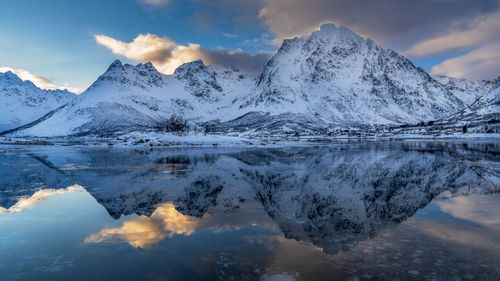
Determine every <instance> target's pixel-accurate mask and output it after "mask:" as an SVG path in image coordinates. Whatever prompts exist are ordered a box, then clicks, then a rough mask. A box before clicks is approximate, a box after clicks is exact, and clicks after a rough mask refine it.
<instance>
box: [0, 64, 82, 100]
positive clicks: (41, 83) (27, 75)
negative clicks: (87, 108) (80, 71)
mask: <svg viewBox="0 0 500 281" xmlns="http://www.w3.org/2000/svg"><path fill="white" fill-rule="evenodd" d="M8 71H10V72H12V73H14V74H16V75H17V76H19V78H21V79H22V80H23V81H26V80H29V81H31V82H32V83H33V84H35V86H37V87H38V88H40V89H46V90H65V89H67V90H68V91H70V92H73V93H81V92H82V89H80V88H71V87H68V85H67V84H65V85H64V86H59V85H56V84H54V83H53V82H52V81H51V80H49V79H47V78H45V77H43V76H40V75H35V74H32V73H31V72H29V71H28V70H25V69H13V68H10V67H6V66H4V67H0V73H5V72H8Z"/></svg>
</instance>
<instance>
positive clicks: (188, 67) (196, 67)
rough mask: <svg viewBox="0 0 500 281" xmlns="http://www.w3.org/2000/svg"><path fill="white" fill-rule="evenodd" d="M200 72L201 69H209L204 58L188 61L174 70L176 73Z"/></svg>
mask: <svg viewBox="0 0 500 281" xmlns="http://www.w3.org/2000/svg"><path fill="white" fill-rule="evenodd" d="M187 71H189V72H191V71H194V72H200V71H207V67H206V66H205V64H204V63H203V61H202V60H195V61H192V62H187V63H185V64H182V65H181V66H179V67H177V69H176V70H175V71H174V75H180V74H182V73H185V72H187Z"/></svg>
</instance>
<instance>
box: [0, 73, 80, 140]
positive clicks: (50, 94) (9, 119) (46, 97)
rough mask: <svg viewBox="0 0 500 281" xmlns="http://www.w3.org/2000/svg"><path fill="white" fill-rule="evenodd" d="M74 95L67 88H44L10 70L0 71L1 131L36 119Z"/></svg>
mask: <svg viewBox="0 0 500 281" xmlns="http://www.w3.org/2000/svg"><path fill="white" fill-rule="evenodd" d="M74 97H75V95H74V94H73V93H70V92H68V91H67V90H64V91H62V90H42V89H40V88H38V87H36V86H35V85H34V84H33V83H32V82H31V81H23V80H21V78H19V77H18V76H17V75H15V74H14V73H12V72H10V71H9V72H5V73H0V101H1V102H0V114H1V115H2V118H0V132H3V131H6V130H9V129H14V128H16V127H19V126H21V125H24V124H27V123H29V122H32V121H35V120H37V119H39V118H41V117H42V116H44V115H45V114H47V113H49V112H50V111H52V110H54V109H56V108H58V107H60V106H62V105H64V104H66V103H67V102H69V101H70V100H71V99H72V98H74Z"/></svg>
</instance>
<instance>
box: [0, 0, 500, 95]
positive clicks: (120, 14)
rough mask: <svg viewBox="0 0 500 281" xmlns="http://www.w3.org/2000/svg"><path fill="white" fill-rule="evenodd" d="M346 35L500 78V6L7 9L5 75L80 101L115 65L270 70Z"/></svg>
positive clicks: (423, 0)
mask: <svg viewBox="0 0 500 281" xmlns="http://www.w3.org/2000/svg"><path fill="white" fill-rule="evenodd" d="M324 23H335V24H337V25H344V26H346V27H348V28H349V29H351V30H353V31H355V32H357V33H358V34H360V35H361V36H363V37H369V38H371V39H373V40H374V41H375V42H377V43H378V44H380V45H382V46H384V47H386V48H391V49H394V50H396V51H397V52H399V53H401V54H403V55H405V56H406V57H408V58H409V59H411V60H412V61H413V62H414V63H415V64H416V65H417V66H420V67H422V68H424V69H425V70H426V71H428V72H430V73H431V74H446V75H449V76H453V77H460V78H467V79H493V78H496V77H498V76H500V0H419V1H408V0H380V1H373V0H307V1H305V0H302V1H301V0H107V1H105V0H85V1H81V0H72V1H68V0H47V1H40V0H2V1H1V3H0V72H5V71H13V72H14V73H16V74H18V75H19V76H20V77H21V78H22V79H25V80H26V79H28V80H32V81H33V82H34V83H35V84H36V85H37V86H39V87H42V88H47V89H56V88H68V89H70V90H72V91H75V92H81V91H83V90H85V89H86V88H87V87H88V86H90V85H91V84H92V82H93V81H95V80H96V79H97V78H98V76H99V75H101V74H102V73H103V72H104V71H106V69H107V67H108V66H109V64H111V62H113V61H114V60H115V59H120V60H122V61H124V62H127V63H139V62H148V61H151V62H152V63H153V64H154V65H155V67H156V68H157V69H158V70H159V71H160V72H163V73H166V74H169V73H172V72H173V71H174V70H175V68H176V67H177V66H179V65H181V64H182V63H186V62H189V61H193V60H197V59H202V60H203V61H204V63H205V64H233V65H237V66H238V67H240V68H247V69H248V70H257V69H261V68H262V67H263V65H264V63H265V62H266V61H267V60H268V59H269V58H270V57H271V56H272V55H273V54H274V53H275V52H276V50H277V49H278V48H279V46H280V44H281V43H282V41H283V39H286V38H293V37H295V36H304V35H307V34H309V33H311V32H312V31H314V30H317V29H318V28H319V26H320V25H321V24H324Z"/></svg>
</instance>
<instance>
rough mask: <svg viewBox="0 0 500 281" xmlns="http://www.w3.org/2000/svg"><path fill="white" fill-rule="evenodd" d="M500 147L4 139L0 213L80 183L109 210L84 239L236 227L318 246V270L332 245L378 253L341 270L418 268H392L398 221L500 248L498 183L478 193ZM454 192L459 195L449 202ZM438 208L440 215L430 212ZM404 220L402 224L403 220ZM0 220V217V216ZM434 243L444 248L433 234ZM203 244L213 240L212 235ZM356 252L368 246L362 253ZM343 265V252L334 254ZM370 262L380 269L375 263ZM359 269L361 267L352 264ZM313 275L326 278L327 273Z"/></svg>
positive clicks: (133, 238) (261, 238)
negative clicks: (9, 142) (126, 145)
mask: <svg viewBox="0 0 500 281" xmlns="http://www.w3.org/2000/svg"><path fill="white" fill-rule="evenodd" d="M499 152H500V145H499V144H495V143H468V142H464V143H452V142H396V143H391V142H380V143H378V142H377V143H359V144H352V143H349V144H337V145H330V146H317V147H296V148H291V147H285V148H269V149H265V148H249V149H222V148H221V149H168V150H152V151H146V150H131V149H109V148H85V147H74V148H67V147H55V148H33V149H31V148H8V149H7V148H4V149H2V150H0V186H1V187H0V188H1V190H0V192H1V193H0V206H1V207H0V218H1V216H6V215H8V214H12V213H14V212H22V211H23V210H25V209H31V208H33V206H35V205H36V204H41V202H43V201H44V200H48V199H47V198H50V196H51V195H53V194H64V193H68V192H83V193H86V194H90V195H91V196H92V197H93V198H95V200H96V201H97V202H98V203H99V204H100V205H102V206H103V207H104V208H105V209H106V211H107V213H108V214H109V216H110V217H112V218H113V220H115V223H112V224H105V225H103V226H102V227H100V228H99V229H97V230H95V229H93V230H92V231H91V232H88V233H85V235H84V238H83V239H82V240H83V243H84V244H83V245H86V246H85V247H91V246H92V245H101V246H103V247H111V246H112V245H116V243H121V242H125V243H127V244H129V245H130V246H132V248H134V249H144V250H147V251H155V247H157V246H156V245H158V246H159V245H161V244H162V243H164V242H165V241H167V240H169V239H170V240H173V239H176V238H178V237H184V239H187V241H194V240H193V239H196V240H197V241H198V240H199V239H203V238H200V236H203V235H207V234H206V233H207V231H208V232H210V233H213V234H214V235H217V234H220V235H222V234H223V233H230V232H231V233H232V232H235V231H236V233H242V236H241V237H239V239H245V243H248V244H249V245H253V244H261V245H265V244H267V245H268V246H269V243H271V244H273V243H276V241H279V243H280V245H281V246H280V247H281V248H282V249H281V250H283V251H285V250H284V248H287V250H286V251H288V252H289V254H290V253H291V254H292V255H293V254H295V255H297V257H299V256H302V255H310V256H316V257H317V258H319V259H320V260H321V263H322V264H323V266H324V267H325V268H323V267H321V268H322V269H321V270H320V271H324V274H330V273H327V272H328V271H329V270H327V268H328V267H329V260H331V259H332V258H333V257H336V258H338V259H340V257H342V256H346V255H351V256H350V259H355V260H356V259H357V260H356V261H360V260H363V259H365V261H367V262H368V261H369V262H374V264H377V265H376V266H375V265H374V264H372V265H371V267H369V266H368V265H364V266H361V265H359V268H357V269H355V270H354V271H353V272H352V271H349V272H347V271H348V270H347V269H345V270H344V271H345V272H344V273H338V276H337V278H340V279H346V278H347V279H350V278H354V279H356V278H357V277H356V276H358V277H359V278H361V279H363V278H365V279H369V278H368V277H369V276H375V277H378V278H382V277H383V276H386V277H387V275H385V274H387V273H383V272H386V270H387V272H391V270H392V272H393V273H394V274H396V275H397V276H399V277H398V278H402V279H407V278H406V277H408V278H409V277H412V276H413V277H415V276H420V278H423V277H422V275H421V274H423V272H424V271H425V267H423V268H420V269H418V270H417V269H412V268H408V269H404V268H403V271H400V270H401V268H399V269H397V270H395V269H394V268H393V269H391V263H392V264H397V263H398V262H399V261H398V260H397V259H399V258H403V257H404V255H405V251H406V250H407V249H405V248H398V249H397V250H396V249H394V247H395V246H394V244H395V241H391V239H400V238H401V237H403V236H408V235H410V236H411V235H412V234H411V233H406V232H404V233H403V232H402V229H404V227H408V226H414V227H416V228H417V229H419V230H421V234H420V235H421V236H425V237H427V238H426V239H430V238H432V237H434V238H435V239H438V238H439V239H443V237H442V236H443V233H449V232H454V231H455V235H457V236H454V237H452V238H450V239H451V240H453V241H454V242H453V243H457V244H458V245H460V244H462V246H463V245H467V243H472V242H470V241H468V239H469V238H470V239H473V240H474V241H475V243H476V244H477V245H475V246H474V247H475V248H480V249H484V251H488V248H487V247H490V248H489V249H490V250H491V249H493V250H492V251H493V252H488V255H489V257H490V258H491V257H493V258H496V259H497V260H498V259H500V256H498V255H497V254H500V241H499V239H498V238H492V237H491V235H492V234H491V231H497V232H498V233H500V228H495V227H492V226H491V225H498V220H497V219H496V218H495V217H492V216H487V215H485V214H484V210H482V209H480V208H479V207H478V206H482V207H484V208H490V209H491V208H493V210H498V208H497V209H494V208H495V207H494V206H496V205H497V204H496V203H500V202H499V201H495V199H498V197H496V196H497V195H496V194H493V195H488V196H487V197H486V198H494V199H493V201H492V199H484V198H482V197H474V196H481V195H487V194H492V193H497V192H499V191H500V161H499V160H500V155H499ZM471 195H472V196H471ZM463 196H468V197H463ZM491 196H493V197H491ZM470 198H472V199H470ZM474 198H475V199H477V198H480V200H482V201H481V202H483V204H480V205H475V204H477V202H475V201H474V200H473V199H474ZM437 199H439V200H437ZM433 200H434V201H433ZM436 200H437V201H436ZM468 200H469V201H468ZM477 200H479V199H477ZM488 200H489V201H488ZM432 202H435V203H432ZM495 202H496V203H495ZM456 204H459V205H460V206H462V207H461V208H456V207H455V206H456ZM433 208H435V210H434V209H433ZM463 208H465V209H463ZM426 212H430V213H429V214H430V215H429V214H427V215H426ZM438 213H439V214H441V215H442V217H436V214H438ZM444 213H446V214H447V215H444ZM450 214H451V215H450ZM409 218H412V219H410V220H408V219H409ZM406 220H408V222H406V223H405V225H401V226H400V227H398V225H399V224H401V223H403V222H405V221H406ZM442 221H446V222H448V223H451V224H452V225H453V227H455V226H456V224H458V225H461V224H470V227H476V228H477V227H485V228H488V229H489V230H488V231H483V230H481V231H478V232H470V231H469V230H468V229H467V228H464V229H462V230H463V231H462V232H461V233H457V232H456V229H454V228H452V229H447V227H450V225H447V224H442V223H441V222H442ZM472 222H474V223H472ZM0 225H3V224H2V220H1V219H0ZM248 229H254V230H253V231H252V235H250V234H249V233H247V232H248V231H249V230H248ZM255 229H259V230H258V231H256V230H255ZM491 229H493V230H491ZM467 231H469V232H467ZM254 232H255V233H254ZM399 232H401V233H399ZM494 233H496V232H494ZM243 234H244V235H243ZM460 235H461V236H460ZM243 236H244V237H243ZM0 237H1V234H0ZM190 237H191V238H190ZM179 239H180V238H179ZM207 239H208V238H207ZM233 239H235V241H236V240H237V239H236V238H233ZM269 239H271V240H269ZM276 239H277V240H276ZM401 239H402V238H401ZM418 239H422V238H421V237H420V236H419V238H418ZM450 239H448V240H450ZM403 240H404V239H403ZM409 240H411V239H409ZM1 241H2V240H0V245H1V244H2V242H1ZM271 241H274V242H271ZM376 241H379V242H377V243H378V244H377V243H375V242H376ZM401 241H402V240H400V243H402V244H405V242H404V241H403V242H401ZM479 241H484V242H485V243H486V244H485V245H487V247H486V248H484V247H485V245H479V244H480V242H479ZM413 242H415V241H413ZM497 242H498V243H499V244H498V245H496V244H495V243H497ZM188 243H189V242H188ZM290 243H295V244H293V246H292V244H290ZM371 243H373V245H371ZM429 243H430V242H429ZM488 243H489V244H488ZM235 244H237V243H235ZM240 244H241V245H243V244H244V243H243V242H240ZM431 244H433V247H435V248H436V249H435V250H434V252H435V253H436V254H437V255H438V256H439V243H436V242H435V241H434V242H432V243H431ZM273 245H274V244H273ZM367 245H370V246H367ZM397 245H398V246H399V247H400V246H401V244H397ZM393 246H394V247H393ZM203 247H207V248H210V245H205V246H203ZM233 247H236V246H234V245H233ZM241 247H243V246H241ZM246 247H247V249H246V250H247V251H250V252H251V251H253V248H252V247H251V246H248V245H247V246H246ZM249 247H250V248H252V250H250V248H249ZM273 247H275V246H273ZM283 247H284V248H283ZM307 247H309V248H308V250H305V249H306V248H307ZM311 247H312V248H311ZM377 247H379V248H377ZM391 247H392V248H391ZM1 248H2V247H0V249H1ZM3 248H8V246H4V247H3ZM271 248H272V247H271ZM410 248H412V247H409V246H408V249H410ZM377 249H378V250H379V251H386V253H385V254H384V255H382V254H380V253H379V257H380V259H379V260H375V261H374V260H369V258H368V256H371V254H372V253H373V252H374V251H377ZM388 249H392V250H393V251H394V252H395V253H393V254H392V255H390V254H389V255H388V256H390V259H391V261H388V260H383V257H387V251H390V250H388ZM213 250H214V249H212V251H213ZM269 251H270V252H268V253H267V254H268V255H276V254H277V253H278V252H280V250H279V249H274V250H269ZM300 251H303V252H302V253H299V252H300ZM311 251H312V252H311ZM315 251H319V252H320V253H322V254H321V255H319V254H318V253H315ZM419 251H420V252H419ZM422 251H423V250H416V252H411V253H407V254H408V255H409V256H408V257H407V258H409V259H413V261H415V260H416V261H419V262H420V266H421V267H422V265H423V264H425V263H422V255H421V254H422V253H421V252H422ZM363 253H364V254H366V256H367V257H362V256H359V254H363ZM219 254H220V255H222V256H223V253H219ZM441 254H442V255H444V253H441ZM158 255H160V254H158ZM318 255H319V256H318ZM491 255H493V256H491ZM495 255H496V256H495ZM354 257H356V258H354ZM267 258H270V256H269V257H267ZM249 259H250V258H249ZM276 259H278V260H280V261H279V262H278V261H275V262H276V263H289V264H293V262H292V261H290V260H291V259H292V257H289V256H287V257H285V256H279V257H276ZM387 259H389V258H388V257H387ZM248 262H249V261H248ZM343 262H347V260H344V261H343ZM351 262H352V263H355V261H351ZM441 263H444V261H441ZM341 265H342V263H341V262H339V260H338V261H337V265H336V266H337V267H338V266H341ZM437 265H440V263H439V262H438V261H433V263H432V266H437ZM234 266H236V267H237V265H234ZM240 266H241V265H240ZM275 266H277V265H275ZM309 266H310V268H309V269H305V268H304V267H306V265H305V264H304V265H302V266H300V265H296V268H295V271H294V273H293V274H291V275H290V274H288V275H287V278H293V279H304V278H305V277H304V276H308V274H311V273H310V272H309V273H307V271H308V270H312V269H313V268H314V266H312V265H309ZM498 266H499V265H498V263H497V264H493V265H490V267H489V268H488V269H487V268H486V267H484V268H480V267H478V268H475V271H476V272H474V274H475V275H474V274H473V275H474V276H476V277H477V276H481V275H478V274H484V275H483V277H491V276H495V275H496V274H499V272H500V267H498ZM182 267H189V265H187V264H183V265H182ZM277 267H278V268H279V266H277ZM376 267H382V268H384V267H385V269H380V268H379V269H377V270H375V268H376ZM491 267H493V268H491ZM332 268H334V267H333V266H332ZM1 269H2V268H1V267H0V272H1ZM184 270H186V269H184ZM233 270H234V268H233ZM315 270H316V271H317V270H318V269H317V268H316V269H315ZM464 270H465V269H464ZM250 271H251V272H246V273H245V274H246V275H245V276H246V277H245V278H247V279H253V278H267V277H266V276H267V275H268V274H270V273H269V272H267V273H264V272H261V271H259V270H257V271H252V270H250ZM360 272H362V273H363V274H365V275H366V274H368V275H366V276H363V275H358V274H360ZM377 272H378V273H377ZM240 273H241V272H240ZM278 273H279V272H278ZM427 273H428V274H431V272H427ZM185 274H187V273H185ZM200 274H201V273H200ZM266 274H267V275H266ZM377 274H379V275H377ZM380 274H382V275H380ZM453 274H454V273H453V272H448V273H446V274H445V275H439V274H437V275H436V274H435V275H434V276H431V275H426V276H427V277H435V278H437V279H440V278H442V279H447V278H448V277H450V276H458V277H463V278H465V277H464V276H463V272H458V273H456V274H457V275H453ZM471 274H472V273H471ZM278 275H279V274H278ZM12 276H14V275H12ZM186 276H191V275H189V274H188V275H186ZM186 276H184V277H186ZM193 276H194V275H193ZM193 276H191V277H189V278H192V277H193ZM207 276H209V277H207ZM214 276H217V278H219V279H220V277H221V276H220V275H214ZM214 276H211V275H206V276H205V275H204V274H202V275H199V276H198V277H200V278H201V279H205V278H208V279H210V278H214ZM309 276H310V277H312V278H314V279H325V280H328V279H329V278H327V277H328V276H330V275H321V274H320V275H309ZM14 277H15V276H14ZM170 277H172V276H170ZM226 277H227V276H226ZM240 277H241V276H240ZM278 277H279V276H278ZM330 277H331V276H330ZM438 277H439V278H438ZM445 277H446V278H445ZM189 278H188V279H189ZM245 278H242V279H245ZM13 279H15V278H13ZM21 279H22V278H21ZM144 279H149V277H148V278H146V277H144ZM151 279H154V278H151ZM174 279H175V278H174ZM222 279H223V280H225V279H224V278H222ZM382 279H383V278H382ZM465 279H466V278H465ZM179 280H182V278H181V279H179ZM304 280H308V279H304ZM309 280H310V279H309Z"/></svg>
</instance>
